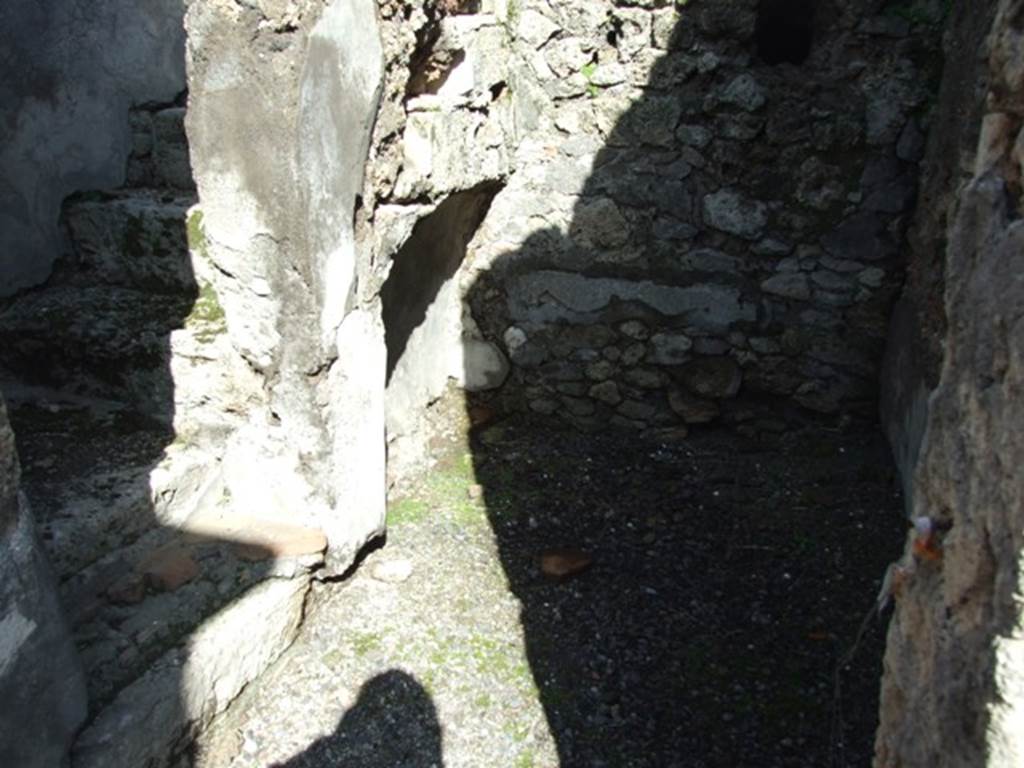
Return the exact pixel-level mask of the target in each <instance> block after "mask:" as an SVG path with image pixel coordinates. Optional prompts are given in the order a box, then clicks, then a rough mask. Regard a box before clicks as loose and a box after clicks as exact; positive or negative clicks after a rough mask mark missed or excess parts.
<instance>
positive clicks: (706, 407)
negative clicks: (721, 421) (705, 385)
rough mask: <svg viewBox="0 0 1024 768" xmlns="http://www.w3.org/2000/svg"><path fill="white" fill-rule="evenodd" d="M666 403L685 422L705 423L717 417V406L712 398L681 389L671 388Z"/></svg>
mask: <svg viewBox="0 0 1024 768" xmlns="http://www.w3.org/2000/svg"><path fill="white" fill-rule="evenodd" d="M668 404H669V406H670V407H671V408H672V410H673V411H674V412H675V413H676V415H678V416H679V417H680V418H681V419H682V420H683V421H685V422H686V423H687V424H706V423H707V422H709V421H714V420H715V419H717V418H718V406H717V405H715V402H714V401H713V400H705V399H703V398H700V397H695V396H694V395H692V394H690V393H689V392H687V391H686V390H683V389H678V388H675V389H671V390H669V393H668Z"/></svg>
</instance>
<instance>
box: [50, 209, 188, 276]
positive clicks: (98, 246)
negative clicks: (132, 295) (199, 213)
mask: <svg viewBox="0 0 1024 768" xmlns="http://www.w3.org/2000/svg"><path fill="white" fill-rule="evenodd" d="M194 204H195V198H194V196H191V195H183V194H181V193H180V192H173V193H171V192H167V191H165V190H152V189H130V190H117V191H113V192H89V193H86V194H83V195H79V196H76V197H73V198H71V199H69V200H68V201H67V202H66V203H65V205H64V221H65V224H66V226H67V230H68V234H69V236H70V238H71V241H72V245H73V247H74V250H75V255H76V257H77V264H76V266H77V267H78V269H79V270H81V272H82V273H83V274H81V275H77V277H78V278H79V280H77V281H78V282H83V281H84V282H89V283H102V284H105V285H115V286H121V287H124V288H134V289H136V290H141V291H146V292H148V293H154V292H158V293H178V294H182V295H195V293H196V291H197V284H198V281H197V278H196V274H195V270H194V267H193V260H192V258H191V256H190V254H189V245H188V243H189V232H188V223H187V222H188V216H189V209H190V208H191V207H192V206H193V205H194ZM193 229H195V230H196V235H197V236H198V219H196V222H195V223H194V224H193ZM193 239H195V237H194V238H193Z"/></svg>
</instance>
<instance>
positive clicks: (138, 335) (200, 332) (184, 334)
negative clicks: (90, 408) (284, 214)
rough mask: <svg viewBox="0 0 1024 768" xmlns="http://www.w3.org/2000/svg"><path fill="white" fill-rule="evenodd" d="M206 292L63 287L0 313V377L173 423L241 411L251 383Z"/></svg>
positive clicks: (253, 393) (252, 392)
mask: <svg viewBox="0 0 1024 768" xmlns="http://www.w3.org/2000/svg"><path fill="white" fill-rule="evenodd" d="M226 330H227V325H226V322H225V318H224V313H223V310H222V309H221V307H220V304H219V302H218V298H217V295H216V293H215V291H214V290H213V288H212V286H210V285H209V284H208V283H204V284H203V286H202V288H201V289H200V291H199V292H198V295H192V296H187V295H172V294H160V293H155V294H154V293H143V292H140V291H136V290H133V289H130V288H121V287H116V286H103V285H77V284H74V283H65V284H61V285H56V286H50V287H47V288H45V289H43V290H39V291H36V292H33V293H29V294H26V295H24V296H21V297H19V298H18V299H16V300H15V301H14V302H13V303H10V304H9V305H8V306H7V307H6V308H5V309H3V310H2V311H0V368H3V369H6V374H5V376H4V377H5V378H7V379H11V380H17V381H19V382H22V383H26V384H40V385H46V386H49V387H55V388H58V389H65V390H67V391H69V392H70V391H75V392H78V393H79V394H88V395H92V396H95V397H101V398H111V399H115V400H119V401H121V402H122V403H124V404H126V405H128V406H130V407H131V408H132V409H133V410H135V411H136V412H137V413H138V414H140V415H141V416H142V417H144V418H147V419H149V420H152V421H156V422H159V423H172V422H173V423H175V424H176V425H178V426H179V427H180V426H182V417H183V416H184V415H185V414H186V411H188V414H189V415H190V417H191V418H192V420H193V421H194V420H195V417H196V414H197V413H198V411H197V409H199V410H201V411H202V412H203V413H204V414H205V417H209V418H210V419H213V420H217V419H219V418H221V417H224V416H227V415H231V414H234V415H237V414H240V413H243V412H244V410H245V404H246V402H248V401H249V400H251V399H252V398H254V397H257V393H258V388H259V385H258V382H257V381H256V380H255V378H254V375H253V374H252V372H251V371H249V370H248V369H247V368H246V366H245V365H244V363H243V362H242V360H241V359H240V358H239V357H238V355H237V354H236V353H235V352H234V351H233V349H232V347H231V344H230V342H229V340H228V338H227V334H226Z"/></svg>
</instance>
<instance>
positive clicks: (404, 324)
mask: <svg viewBox="0 0 1024 768" xmlns="http://www.w3.org/2000/svg"><path fill="white" fill-rule="evenodd" d="M500 189H501V184H500V183H498V182H484V183H482V184H478V185H477V186H475V187H473V188H472V189H467V190H462V191H460V192H455V193H453V194H452V195H450V196H449V197H447V198H446V199H445V200H444V202H442V203H441V204H440V205H439V206H437V209H436V210H435V211H434V212H433V213H431V214H430V215H429V216H427V217H425V218H423V219H421V220H420V221H419V222H418V223H417V224H416V226H415V227H414V228H413V230H412V235H410V236H409V239H408V241H406V243H405V245H403V246H402V247H401V249H400V250H399V251H398V253H397V254H395V259H394V266H392V268H391V273H390V274H389V275H388V279H387V280H386V281H385V282H384V286H383V287H382V288H381V292H380V298H381V304H382V308H381V312H382V315H383V319H384V342H385V344H386V346H387V351H388V364H387V378H388V381H390V380H391V374H392V373H394V370H395V366H396V365H398V361H399V360H401V358H402V353H404V352H405V347H406V344H407V343H408V341H409V336H410V335H411V334H412V332H413V331H414V330H415V329H416V328H417V327H418V326H419V325H420V323H422V322H423V320H424V318H426V316H427V310H428V309H429V308H430V305H431V304H432V303H433V302H434V299H435V298H437V294H438V291H439V290H440V289H441V286H443V285H444V284H445V282H447V281H448V280H450V279H451V278H452V276H453V275H454V274H455V272H456V270H458V268H459V265H460V264H461V263H462V259H463V258H464V257H465V255H466V245H467V244H468V243H469V241H470V240H471V239H472V237H473V234H474V233H475V232H476V229H477V227H479V226H480V222H481V221H483V218H484V216H485V215H486V214H487V209H488V208H490V205H491V201H492V200H493V199H494V196H495V195H496V194H498V191H499V190H500Z"/></svg>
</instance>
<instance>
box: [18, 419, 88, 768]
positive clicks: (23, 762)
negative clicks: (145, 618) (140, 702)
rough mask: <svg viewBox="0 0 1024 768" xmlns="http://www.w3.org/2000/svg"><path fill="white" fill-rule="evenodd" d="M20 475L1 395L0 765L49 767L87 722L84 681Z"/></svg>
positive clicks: (60, 761)
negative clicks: (21, 491) (0, 713)
mask: <svg viewBox="0 0 1024 768" xmlns="http://www.w3.org/2000/svg"><path fill="white" fill-rule="evenodd" d="M18 476H19V467H18V456H17V453H16V451H15V446H14V434H13V433H12V432H11V426H10V424H9V422H8V421H7V410H6V406H5V405H4V403H3V400H2V399H0V691H3V696H4V704H3V709H4V716H3V718H0V764H3V765H17V766H24V768H35V767H36V766H38V768H51V767H52V766H55V765H62V764H63V763H64V761H65V760H66V756H67V751H68V748H69V747H70V745H71V739H72V738H73V736H74V734H75V731H76V730H77V729H78V727H79V726H80V725H81V724H82V723H83V722H84V720H85V716H86V698H85V679H84V675H83V674H82V666H81V662H80V661H79V658H78V654H77V653H76V651H75V647H74V644H73V643H72V641H71V634H70V632H69V631H68V626H67V621H66V620H65V618H64V612H63V609H62V608H61V606H60V603H59V601H58V598H57V585H56V582H55V580H54V578H53V574H52V573H51V571H50V566H49V563H47V561H46V556H45V555H44V554H43V551H42V549H41V547H40V546H39V544H38V542H37V540H36V532H35V525H34V522H33V519H32V515H31V513H30V511H29V509H28V505H27V503H26V502H25V498H24V496H21V495H20V494H19V491H18Z"/></svg>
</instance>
